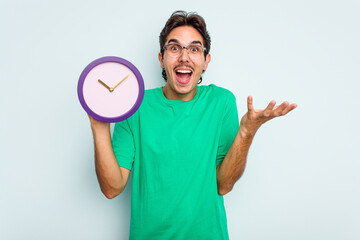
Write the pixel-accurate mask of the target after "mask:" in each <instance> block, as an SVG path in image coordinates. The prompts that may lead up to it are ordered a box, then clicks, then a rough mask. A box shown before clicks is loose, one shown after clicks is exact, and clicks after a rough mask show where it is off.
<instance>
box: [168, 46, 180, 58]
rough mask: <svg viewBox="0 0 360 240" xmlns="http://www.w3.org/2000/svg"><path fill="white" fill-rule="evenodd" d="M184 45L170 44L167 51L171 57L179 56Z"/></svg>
mask: <svg viewBox="0 0 360 240" xmlns="http://www.w3.org/2000/svg"><path fill="white" fill-rule="evenodd" d="M181 50H182V47H181V46H180V45H179V44H176V43H174V44H169V45H168V47H167V51H168V53H169V55H170V56H171V57H178V56H179V55H180V53H181Z"/></svg>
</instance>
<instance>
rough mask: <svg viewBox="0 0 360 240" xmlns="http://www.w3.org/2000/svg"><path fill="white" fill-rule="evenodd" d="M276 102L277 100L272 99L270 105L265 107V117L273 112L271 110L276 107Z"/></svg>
mask: <svg viewBox="0 0 360 240" xmlns="http://www.w3.org/2000/svg"><path fill="white" fill-rule="evenodd" d="M275 104H276V101H275V100H272V101H270V103H269V105H267V107H266V108H265V110H264V116H265V117H269V116H270V114H271V111H272V110H273V109H274V107H275Z"/></svg>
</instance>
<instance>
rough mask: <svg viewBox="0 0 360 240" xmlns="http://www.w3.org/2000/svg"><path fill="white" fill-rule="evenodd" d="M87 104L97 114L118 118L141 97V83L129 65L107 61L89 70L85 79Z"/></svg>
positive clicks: (84, 87) (84, 93)
mask: <svg viewBox="0 0 360 240" xmlns="http://www.w3.org/2000/svg"><path fill="white" fill-rule="evenodd" d="M83 96H84V100H85V102H86V105H87V106H88V107H89V108H90V109H91V110H92V111H93V112H94V113H96V114H98V115H99V116H102V117H106V118H116V117H119V116H122V115H124V114H126V113H127V112H128V111H129V110H130V109H131V108H132V107H133V106H134V105H135V104H136V101H137V99H138V97H139V83H138V80H137V78H136V76H135V74H134V73H133V72H132V71H131V70H130V68H128V67H127V66H125V65H123V64H121V63H117V62H105V63H101V64H99V65H97V66H95V67H94V68H93V69H91V70H90V71H89V73H88V74H87V76H86V77H85V80H84V85H83Z"/></svg>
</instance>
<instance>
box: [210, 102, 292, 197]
mask: <svg viewBox="0 0 360 240" xmlns="http://www.w3.org/2000/svg"><path fill="white" fill-rule="evenodd" d="M275 104H276V102H275V101H271V102H270V103H269V105H268V106H267V107H266V108H265V109H263V110H255V109H254V107H253V99H252V97H251V96H249V97H248V99H247V107H248V112H247V113H246V114H245V115H244V116H243V117H242V118H241V121H240V127H239V130H238V132H237V134H236V136H235V139H234V141H233V143H232V145H231V147H230V149H229V151H228V152H227V154H226V156H225V158H224V160H223V161H222V162H221V163H220V164H219V165H218V166H217V168H216V171H217V185H218V193H219V194H220V195H225V194H226V193H228V192H230V191H231V190H232V188H233V186H234V184H235V182H236V181H237V180H238V179H239V178H240V177H241V175H242V174H243V172H244V169H245V164H246V157H247V154H248V151H249V148H250V145H251V142H252V140H253V138H254V136H255V133H256V132H257V130H258V129H259V128H260V127H261V125H263V124H264V123H265V122H267V121H269V120H271V119H273V118H275V117H279V116H284V115H286V114H287V113H288V112H290V111H291V110H293V109H295V108H296V107H297V105H296V104H294V103H293V104H289V103H288V102H283V103H282V104H281V105H279V106H277V107H275Z"/></svg>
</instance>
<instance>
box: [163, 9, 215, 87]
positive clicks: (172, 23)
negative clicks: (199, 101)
mask: <svg viewBox="0 0 360 240" xmlns="http://www.w3.org/2000/svg"><path fill="white" fill-rule="evenodd" d="M181 26H191V27H193V28H195V29H196V30H197V31H198V32H199V33H200V34H201V36H202V37H203V39H204V47H205V48H206V50H205V51H204V55H205V57H206V55H207V54H208V53H209V52H210V44H211V39H210V35H209V33H208V31H207V30H206V24H205V20H204V18H202V17H201V16H200V15H198V14H197V13H195V12H189V13H188V12H185V11H175V12H174V13H173V14H171V16H170V18H169V19H168V20H167V22H166V24H165V26H164V28H163V29H162V31H161V33H160V36H159V41H160V52H161V55H162V56H163V55H164V45H165V42H166V38H167V36H168V35H169V33H170V32H171V31H172V30H173V29H174V28H177V27H181ZM162 77H163V78H164V79H165V81H166V80H167V77H166V72H165V69H163V71H162ZM201 81H202V78H200V81H199V83H200V82H201Z"/></svg>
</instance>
